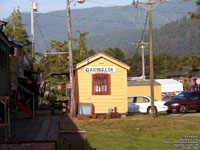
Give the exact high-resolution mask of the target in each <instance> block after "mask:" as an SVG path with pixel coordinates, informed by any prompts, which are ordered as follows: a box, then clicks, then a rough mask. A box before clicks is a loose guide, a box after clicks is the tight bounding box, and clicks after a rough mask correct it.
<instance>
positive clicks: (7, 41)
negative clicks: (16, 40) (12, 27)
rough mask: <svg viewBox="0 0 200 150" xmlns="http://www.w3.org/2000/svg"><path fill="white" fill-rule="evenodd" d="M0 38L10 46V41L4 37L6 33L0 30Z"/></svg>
mask: <svg viewBox="0 0 200 150" xmlns="http://www.w3.org/2000/svg"><path fill="white" fill-rule="evenodd" d="M0 39H1V40H2V41H3V42H4V43H5V44H6V45H7V46H8V47H10V41H9V40H8V38H7V37H6V35H5V34H4V33H3V32H2V31H1V30H0Z"/></svg>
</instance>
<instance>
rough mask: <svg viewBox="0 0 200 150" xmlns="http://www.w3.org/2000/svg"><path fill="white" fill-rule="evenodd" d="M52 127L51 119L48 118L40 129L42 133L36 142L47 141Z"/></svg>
mask: <svg viewBox="0 0 200 150" xmlns="http://www.w3.org/2000/svg"><path fill="white" fill-rule="evenodd" d="M50 125H51V117H46V118H45V120H44V122H43V124H42V126H41V128H40V131H39V132H38V135H37V136H36V138H35V141H43V140H46V138H47V135H48V132H49V128H50Z"/></svg>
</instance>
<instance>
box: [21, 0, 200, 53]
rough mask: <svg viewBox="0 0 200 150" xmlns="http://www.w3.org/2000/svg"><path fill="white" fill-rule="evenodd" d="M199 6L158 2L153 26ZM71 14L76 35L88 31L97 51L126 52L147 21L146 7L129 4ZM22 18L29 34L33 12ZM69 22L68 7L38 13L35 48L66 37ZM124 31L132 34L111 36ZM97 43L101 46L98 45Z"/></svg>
mask: <svg viewBox="0 0 200 150" xmlns="http://www.w3.org/2000/svg"><path fill="white" fill-rule="evenodd" d="M196 8H197V7H196V1H195V0H191V1H185V0H173V1H169V2H167V3H165V4H159V5H157V6H155V7H154V9H153V27H154V28H160V27H162V26H163V25H164V24H166V23H170V22H172V21H176V20H180V19H181V18H182V17H184V16H188V14H187V12H189V11H191V12H194V11H195V10H196ZM71 14H72V15H71V17H72V30H73V37H74V38H75V37H77V33H76V30H80V31H89V32H90V35H89V36H88V40H87V41H88V47H89V48H93V49H95V50H98V49H102V48H106V47H109V46H114V47H115V46H118V47H120V48H122V49H123V50H126V51H127V49H129V48H130V44H131V43H130V42H129V41H132V42H133V41H134V40H139V39H140V36H141V35H140V34H141V31H142V29H143V28H144V24H145V18H146V15H147V10H145V9H143V8H142V7H138V8H135V7H134V6H132V5H130V6H117V7H95V8H87V9H75V10H72V11H71ZM22 18H23V23H24V24H25V25H26V28H27V31H28V33H29V34H30V14H29V13H22ZM66 21H67V18H66V10H61V11H54V12H49V13H45V14H40V13H36V14H35V37H36V39H35V42H36V51H40V52H44V51H45V50H47V49H48V48H49V42H50V41H51V40H61V41H63V40H67V25H66V24H67V23H66ZM147 27H148V26H147ZM147 29H148V28H147ZM129 31H133V32H129ZM122 32H125V33H132V35H131V34H126V35H127V36H123V37H122V36H121V38H118V39H116V40H115V38H113V37H109V34H110V33H112V34H113V33H115V35H116V36H115V37H119V36H117V34H121V33H122ZM104 35H105V36H106V38H109V39H108V40H106V39H104V42H102V41H101V45H100V44H99V42H100V41H98V40H96V39H97V37H101V36H102V37H103V36H104ZM121 35H122V34H121ZM110 38H113V39H110ZM122 38H123V40H122V41H124V42H123V43H120V42H119V40H121V39H122ZM126 38H128V39H126ZM110 40H113V42H112V43H109V42H108V41H110ZM125 41H126V42H125ZM91 43H92V44H91ZM95 44H96V45H99V46H96V47H95V46H94V45H95ZM124 45H126V46H124Z"/></svg>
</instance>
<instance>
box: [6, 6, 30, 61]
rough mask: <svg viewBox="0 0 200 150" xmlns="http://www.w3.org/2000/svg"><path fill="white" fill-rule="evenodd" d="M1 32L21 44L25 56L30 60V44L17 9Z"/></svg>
mask: <svg viewBox="0 0 200 150" xmlns="http://www.w3.org/2000/svg"><path fill="white" fill-rule="evenodd" d="M3 32H4V33H5V35H6V36H8V38H9V39H11V40H12V41H16V42H20V43H22V44H23V45H24V50H25V52H26V55H28V56H29V57H30V58H31V42H30V41H29V36H28V34H27V32H26V29H25V27H24V25H23V24H22V16H21V13H20V10H19V8H18V9H17V10H15V9H14V10H13V12H12V19H11V21H8V24H7V26H6V27H5V29H4V30H3Z"/></svg>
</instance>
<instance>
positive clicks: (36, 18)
mask: <svg viewBox="0 0 200 150" xmlns="http://www.w3.org/2000/svg"><path fill="white" fill-rule="evenodd" d="M35 20H36V23H37V27H38V29H39V32H40V34H41V37H42V39H43V41H44V43H45V45H46V47H47V49H49V46H48V44H47V41H46V39H45V38H44V35H43V33H42V30H41V28H40V26H39V22H38V16H36V17H35Z"/></svg>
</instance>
